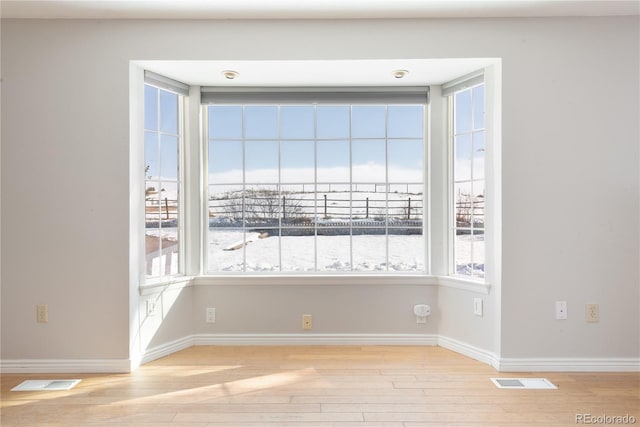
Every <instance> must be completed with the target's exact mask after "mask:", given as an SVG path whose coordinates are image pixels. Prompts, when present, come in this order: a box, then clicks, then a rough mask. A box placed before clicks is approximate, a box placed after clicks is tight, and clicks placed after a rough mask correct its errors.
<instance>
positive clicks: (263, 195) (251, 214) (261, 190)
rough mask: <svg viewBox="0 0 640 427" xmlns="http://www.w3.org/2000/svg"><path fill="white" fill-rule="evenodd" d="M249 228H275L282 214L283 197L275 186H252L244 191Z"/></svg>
mask: <svg viewBox="0 0 640 427" xmlns="http://www.w3.org/2000/svg"><path fill="white" fill-rule="evenodd" d="M244 212H245V219H246V221H247V227H274V226H277V225H279V221H280V217H281V214H282V197H281V196H280V192H279V191H278V187H277V186H275V185H273V186H270V185H251V186H247V188H246V189H245V191H244Z"/></svg>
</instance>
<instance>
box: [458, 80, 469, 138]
mask: <svg viewBox="0 0 640 427" xmlns="http://www.w3.org/2000/svg"><path fill="white" fill-rule="evenodd" d="M454 114H455V117H454V123H455V125H454V126H455V132H456V133H462V132H469V131H471V90H465V91H462V92H458V93H456V94H455V113H454Z"/></svg>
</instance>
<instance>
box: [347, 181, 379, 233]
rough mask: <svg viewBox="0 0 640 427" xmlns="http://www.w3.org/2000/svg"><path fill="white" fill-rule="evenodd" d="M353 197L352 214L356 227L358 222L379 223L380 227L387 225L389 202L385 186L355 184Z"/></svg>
mask: <svg viewBox="0 0 640 427" xmlns="http://www.w3.org/2000/svg"><path fill="white" fill-rule="evenodd" d="M353 187H354V188H353V193H352V195H351V198H352V202H351V214H352V217H353V220H354V221H355V223H354V225H356V224H357V222H358V221H359V222H365V223H371V222H372V221H375V222H378V223H379V224H377V225H378V226H384V225H385V223H386V214H387V200H386V196H387V195H386V186H385V185H376V184H371V185H366V186H363V185H358V184H354V186H353Z"/></svg>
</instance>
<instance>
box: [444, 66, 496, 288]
mask: <svg viewBox="0 0 640 427" xmlns="http://www.w3.org/2000/svg"><path fill="white" fill-rule="evenodd" d="M480 85H483V86H484V76H477V77H475V78H470V79H468V80H466V81H463V82H461V83H458V84H456V85H453V87H452V89H451V92H450V93H449V94H448V95H447V117H448V120H447V134H448V138H447V144H448V152H449V169H450V173H449V182H448V194H449V197H448V200H449V203H448V211H449V214H448V217H449V228H448V230H449V232H448V234H449V275H450V276H455V277H458V278H462V279H465V280H471V281H474V282H484V281H485V277H484V276H482V277H481V276H477V275H473V274H472V275H466V274H460V273H458V271H457V266H456V259H455V238H456V231H457V230H458V229H459V227H458V226H457V223H456V194H455V185H456V183H457V182H458V181H456V179H455V178H456V177H455V137H456V136H457V135H456V131H455V100H454V98H455V96H456V94H458V93H460V92H462V91H465V90H471V91H472V92H471V101H470V102H471V106H472V114H471V123H472V124H471V130H470V131H469V132H470V134H472V133H473V132H476V131H480V130H482V131H483V132H484V133H485V140H486V127H483V128H482V129H477V128H475V127H474V123H473V89H474V88H476V87H478V86H480ZM485 91H486V86H485ZM483 109H484V110H486V98H485V105H484V106H483ZM485 120H486V118H485ZM486 158H487V146H486V141H485V154H484V160H485V162H486ZM485 170H486V165H485ZM473 172H474V170H473V158H472V159H471V176H470V179H469V180H468V182H469V183H471V184H472V185H473V182H475V181H479V179H476V178H475V176H474V175H473ZM481 180H482V181H484V182H485V196H486V193H487V177H486V174H485V175H484V176H483V177H482V179H481ZM471 197H472V201H471V203H472V211H473V209H474V207H473V193H472V195H471ZM484 204H485V207H486V205H487V201H486V198H485V201H484ZM469 230H470V233H471V234H472V235H473V232H474V226H473V221H472V222H471V226H470V229H469ZM482 231H483V234H484V239H485V240H483V242H484V245H485V253H486V239H487V237H488V235H487V229H486V218H485V225H484V226H483V229H482ZM473 251H474V249H473V244H471V262H472V263H473V261H474V256H473ZM486 264H487V263H486V258H485V262H484V266H485V268H486ZM485 275H486V273H485Z"/></svg>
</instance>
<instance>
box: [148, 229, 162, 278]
mask: <svg viewBox="0 0 640 427" xmlns="http://www.w3.org/2000/svg"><path fill="white" fill-rule="evenodd" d="M144 238H145V240H144V241H145V277H147V278H153V277H159V276H160V252H161V249H160V237H159V235H158V230H157V229H154V230H147V231H146V232H145V236H144Z"/></svg>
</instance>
